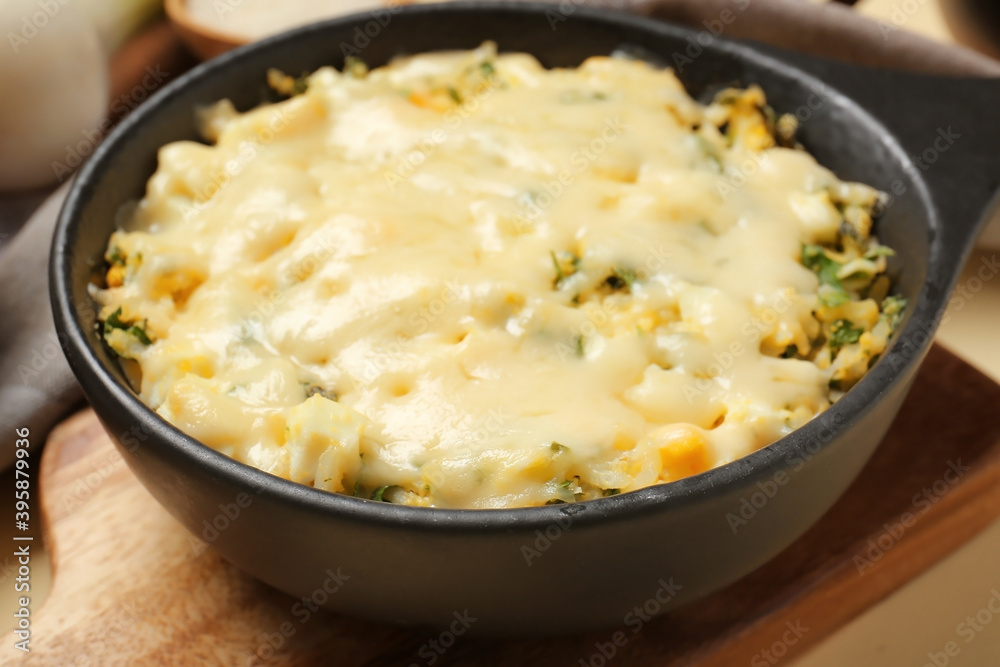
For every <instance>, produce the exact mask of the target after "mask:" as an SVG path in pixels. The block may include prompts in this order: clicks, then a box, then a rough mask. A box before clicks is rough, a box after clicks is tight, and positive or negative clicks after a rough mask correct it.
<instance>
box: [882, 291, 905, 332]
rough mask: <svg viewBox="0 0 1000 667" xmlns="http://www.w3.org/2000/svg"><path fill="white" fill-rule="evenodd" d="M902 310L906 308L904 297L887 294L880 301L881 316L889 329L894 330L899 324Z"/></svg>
mask: <svg viewBox="0 0 1000 667" xmlns="http://www.w3.org/2000/svg"><path fill="white" fill-rule="evenodd" d="M904 310H906V299H904V298H903V297H901V296H887V297H886V298H885V299H884V300H883V301H882V317H884V318H885V321H886V322H887V323H888V324H889V330H890V331H895V330H896V327H897V326H899V321H900V320H901V319H903V311H904Z"/></svg>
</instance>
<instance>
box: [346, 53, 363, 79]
mask: <svg viewBox="0 0 1000 667" xmlns="http://www.w3.org/2000/svg"><path fill="white" fill-rule="evenodd" d="M344 74H347V75H348V76H351V77H353V78H355V79H363V78H365V77H366V76H368V65H367V64H365V61H364V60H362V59H361V58H358V57H357V56H347V58H346V59H345V60H344Z"/></svg>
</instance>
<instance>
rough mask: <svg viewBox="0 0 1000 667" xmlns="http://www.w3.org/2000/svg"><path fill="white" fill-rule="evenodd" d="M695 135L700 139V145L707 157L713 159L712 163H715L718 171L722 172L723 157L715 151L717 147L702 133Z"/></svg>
mask: <svg viewBox="0 0 1000 667" xmlns="http://www.w3.org/2000/svg"><path fill="white" fill-rule="evenodd" d="M694 136H695V139H696V140H697V141H698V146H700V147H701V150H702V152H703V153H704V154H705V157H707V158H708V159H709V160H711V162H712V164H714V165H715V169H716V171H718V172H719V173H722V159H721V158H720V157H719V155H718V154H717V153H716V152H715V148H714V147H713V146H712V144H710V143H709V142H708V139H706V138H705V137H703V136H701V135H700V134H696V135H694Z"/></svg>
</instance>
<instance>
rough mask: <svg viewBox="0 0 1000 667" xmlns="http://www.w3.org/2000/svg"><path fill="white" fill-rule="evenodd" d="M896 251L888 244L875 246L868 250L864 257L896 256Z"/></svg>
mask: <svg viewBox="0 0 1000 667" xmlns="http://www.w3.org/2000/svg"><path fill="white" fill-rule="evenodd" d="M895 256H896V251H895V250H893V249H892V248H890V247H889V246H887V245H880V246H875V247H874V248H871V249H870V250H868V251H867V252H866V253H865V255H864V258H865V259H878V258H879V257H895Z"/></svg>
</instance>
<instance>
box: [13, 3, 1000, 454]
mask: <svg viewBox="0 0 1000 667" xmlns="http://www.w3.org/2000/svg"><path fill="white" fill-rule="evenodd" d="M579 4H581V3H580V0H562V1H561V2H560V3H558V4H554V5H553V9H552V12H553V14H552V16H553V17H554V20H558V18H559V17H560V16H566V15H569V14H572V12H573V11H575V8H576V6H577V5H579ZM587 4H591V5H594V6H600V7H608V8H615V9H624V10H628V11H633V12H636V13H640V14H645V15H648V16H653V17H656V18H659V19H663V20H666V21H671V22H674V23H679V24H682V25H688V26H692V27H694V28H695V29H696V30H708V31H710V32H720V35H721V36H723V37H727V38H733V39H745V40H755V41H760V42H766V43H769V44H772V45H774V46H779V47H782V48H786V49H791V50H796V51H802V52H806V53H812V54H814V55H819V56H826V57H830V58H838V59H842V60H846V61H849V62H854V63H858V64H863V65H871V66H878V67H895V68H899V69H906V70H911V71H920V72H926V73H934V74H948V75H972V76H1000V62H997V61H994V60H991V59H989V58H986V57H985V56H980V55H978V54H976V53H973V52H971V51H968V50H966V49H961V48H956V47H949V46H944V45H940V44H937V43H934V42H931V41H929V40H926V39H923V38H920V37H917V36H915V35H912V34H909V33H907V32H906V31H905V21H902V22H901V25H896V24H894V23H890V22H876V21H871V20H868V19H865V18H862V17H861V16H858V15H857V14H855V13H854V12H853V11H852V10H850V9H848V8H847V7H844V6H842V5H838V4H829V5H814V4H812V3H809V2H804V1H803V0H592V1H591V2H588V3H587ZM903 18H905V17H903ZM556 25H558V23H557V24H556ZM66 191H67V186H63V187H61V188H59V190H58V191H56V192H55V193H54V194H53V195H52V196H51V197H50V198H49V199H48V200H47V201H46V202H45V204H44V205H42V207H41V208H40V209H39V210H38V211H37V212H36V213H35V214H34V216H33V217H32V218H31V219H30V220H29V221H28V223H27V224H26V225H24V227H23V228H22V229H21V231H20V232H19V233H18V234H16V235H14V236H13V237H12V238H11V239H4V240H3V243H2V245H0V285H3V290H2V291H0V313H2V322H3V326H2V328H0V434H2V442H3V443H5V444H4V445H3V447H0V470H2V469H4V468H6V467H7V466H8V465H9V464H10V462H11V461H12V460H13V450H14V447H13V441H14V438H13V429H15V428H21V427H27V428H29V429H31V434H32V438H33V442H40V441H41V438H42V437H43V436H44V435H45V434H46V433H47V432H48V431H49V430H50V429H51V427H52V426H53V425H54V424H55V423H56V421H57V420H58V419H59V418H60V417H61V416H62V415H64V414H65V413H66V412H67V411H69V410H70V409H72V408H73V407H74V406H75V404H77V403H78V402H79V401H80V400H81V394H80V390H79V388H78V387H77V385H76V383H75V381H74V379H73V376H72V374H71V373H70V370H69V366H68V365H67V364H66V361H65V360H64V358H63V356H62V353H61V351H60V350H59V347H58V341H57V339H56V337H55V330H54V328H53V324H52V315H51V312H50V309H49V298H48V275H47V270H46V265H47V261H48V252H49V245H50V239H51V236H52V228H53V226H54V224H55V218H56V215H57V214H58V211H59V207H60V206H61V204H62V201H63V199H64V197H65V195H66ZM4 227H5V228H9V226H8V225H4ZM8 443H9V444H8Z"/></svg>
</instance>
